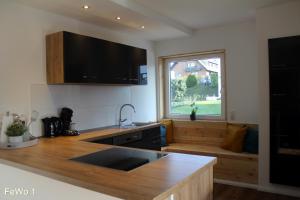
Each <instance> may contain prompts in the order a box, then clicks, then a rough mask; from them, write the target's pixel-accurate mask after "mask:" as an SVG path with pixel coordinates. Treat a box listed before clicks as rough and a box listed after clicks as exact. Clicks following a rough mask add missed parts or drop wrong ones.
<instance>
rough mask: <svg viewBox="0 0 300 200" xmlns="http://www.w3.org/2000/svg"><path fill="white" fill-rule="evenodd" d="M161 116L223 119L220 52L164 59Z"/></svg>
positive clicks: (221, 53) (222, 84)
mask: <svg viewBox="0 0 300 200" xmlns="http://www.w3.org/2000/svg"><path fill="white" fill-rule="evenodd" d="M163 67H164V80H165V83H164V87H165V90H164V91H165V92H166V94H165V101H166V102H165V106H166V107H165V112H166V113H165V116H166V117H170V118H188V117H189V115H190V113H191V110H192V108H193V107H192V106H191V105H193V106H194V107H196V108H197V112H196V114H197V118H198V119H225V88H224V82H225V81H224V80H225V77H224V76H225V66H224V51H217V52H212V53H199V54H193V55H189V56H184V55H183V56H182V55H181V56H178V57H176V56H172V57H169V58H166V59H164V66H163Z"/></svg>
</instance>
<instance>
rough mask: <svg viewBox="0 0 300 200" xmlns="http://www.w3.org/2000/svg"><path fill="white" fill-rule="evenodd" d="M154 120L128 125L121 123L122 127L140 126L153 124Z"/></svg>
mask: <svg viewBox="0 0 300 200" xmlns="http://www.w3.org/2000/svg"><path fill="white" fill-rule="evenodd" d="M151 124H153V122H133V123H132V124H128V125H121V126H120V128H134V127H140V126H147V125H151Z"/></svg>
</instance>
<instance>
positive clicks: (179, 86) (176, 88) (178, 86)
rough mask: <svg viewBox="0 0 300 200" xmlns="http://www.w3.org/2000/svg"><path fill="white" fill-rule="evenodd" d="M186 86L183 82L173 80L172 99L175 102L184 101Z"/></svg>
mask: <svg viewBox="0 0 300 200" xmlns="http://www.w3.org/2000/svg"><path fill="white" fill-rule="evenodd" d="M185 90H186V86H185V84H184V82H183V81H182V80H171V97H172V100H173V101H175V102H179V101H182V100H183V98H184V94H185Z"/></svg>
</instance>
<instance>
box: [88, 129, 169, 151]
mask: <svg viewBox="0 0 300 200" xmlns="http://www.w3.org/2000/svg"><path fill="white" fill-rule="evenodd" d="M164 140H165V136H161V133H160V127H154V128H149V129H144V130H142V131H137V132H133V133H127V134H124V135H120V136H114V137H109V138H103V139H98V140H94V141H91V142H94V143H100V144H110V145H117V146H124V147H132V148H140V149H149V150H157V151H160V150H161V147H162V146H163V141H164Z"/></svg>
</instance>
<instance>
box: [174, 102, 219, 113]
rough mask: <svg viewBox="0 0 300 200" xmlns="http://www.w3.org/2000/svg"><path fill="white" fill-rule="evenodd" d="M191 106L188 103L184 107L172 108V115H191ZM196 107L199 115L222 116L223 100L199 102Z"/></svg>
mask: <svg viewBox="0 0 300 200" xmlns="http://www.w3.org/2000/svg"><path fill="white" fill-rule="evenodd" d="M190 105H191V103H190V102H186V103H184V105H179V106H174V107H171V113H172V114H182V115H186V114H187V115H189V114H191V110H192V108H191V106H190ZM196 106H197V107H198V111H197V114H198V115H221V100H213V101H197V102H196Z"/></svg>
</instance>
